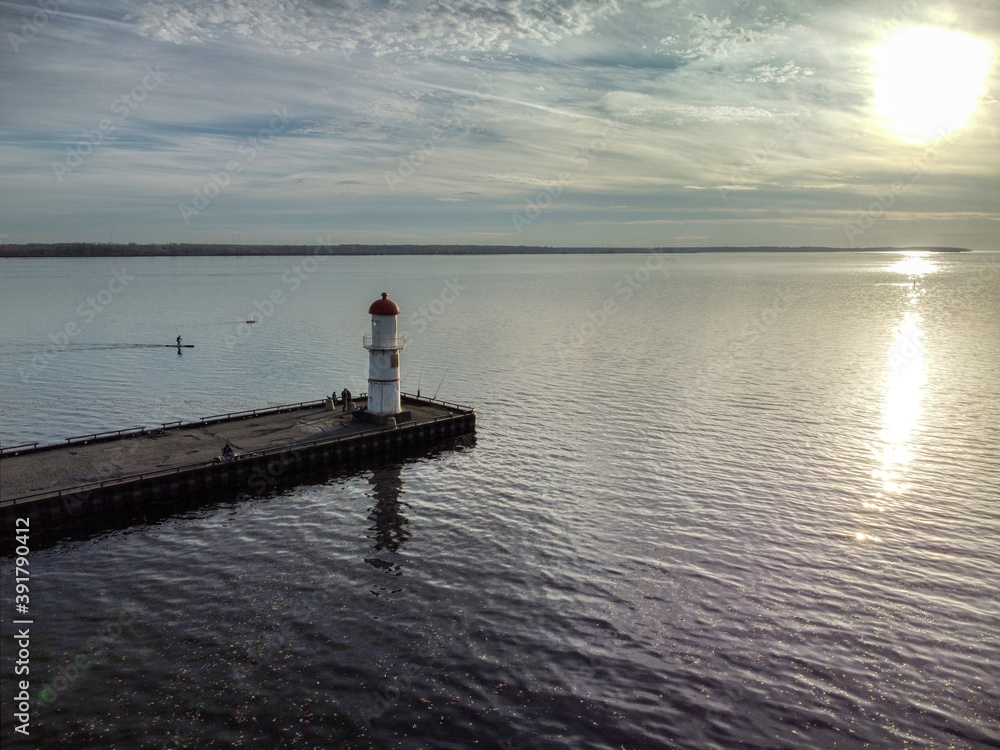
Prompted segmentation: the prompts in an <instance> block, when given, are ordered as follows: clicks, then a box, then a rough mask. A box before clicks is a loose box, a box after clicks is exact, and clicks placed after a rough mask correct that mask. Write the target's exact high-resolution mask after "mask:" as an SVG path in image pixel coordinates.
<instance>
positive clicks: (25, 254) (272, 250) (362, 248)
mask: <svg viewBox="0 0 1000 750" xmlns="http://www.w3.org/2000/svg"><path fill="white" fill-rule="evenodd" d="M886 250H894V251H897V252H898V251H900V250H933V251H935V252H948V253H961V252H966V251H967V250H968V248H964V247H689V248H676V247H534V246H529V245H516V246H512V245H195V244H177V243H174V244H169V245H139V244H136V243H134V242H131V243H129V244H127V245H126V244H112V243H104V242H57V243H52V244H40V243H30V244H23V245H0V258H117V257H137V256H138V257H143V256H202V255H313V254H322V255H572V254H581V253H587V254H605V253H650V252H658V253H835V252H876V251H886Z"/></svg>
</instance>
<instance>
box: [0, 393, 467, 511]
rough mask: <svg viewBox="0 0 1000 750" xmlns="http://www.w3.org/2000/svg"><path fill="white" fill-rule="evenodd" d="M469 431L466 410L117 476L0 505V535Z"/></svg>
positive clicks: (213, 491) (258, 481)
mask: <svg viewBox="0 0 1000 750" xmlns="http://www.w3.org/2000/svg"><path fill="white" fill-rule="evenodd" d="M475 429H476V414H475V412H474V411H472V410H471V409H470V410H467V411H462V412H460V413H458V414H452V415H449V416H442V417H437V418H435V419H432V420H425V421H414V422H404V423H402V424H400V425H398V426H396V427H386V428H381V429H379V428H375V429H372V430H369V431H365V432H363V433H359V434H354V435H347V436H343V437H338V438H332V439H329V440H325V441H318V442H316V443H310V444H306V445H298V446H294V447H275V448H271V449H268V450H265V451H260V452H258V453H253V454H250V455H246V456H243V457H241V458H239V459H238V460H234V461H219V462H213V463H205V464H199V465H194V466H186V467H181V468H178V469H174V470H164V471H161V472H156V473H150V474H144V475H138V476H131V477H123V478H121V479H113V480H108V481H105V482H101V483H99V484H91V485H85V486H82V487H78V488H72V489H68V490H61V491H59V492H55V493H52V494H49V495H43V496H34V497H30V498H23V499H20V500H19V499H15V500H13V501H5V502H4V504H3V505H2V506H0V520H2V522H3V524H4V527H5V528H6V524H7V523H8V522H12V519H14V518H25V517H27V518H31V519H32V521H33V522H36V523H39V524H45V525H49V526H51V525H56V524H65V523H67V522H72V521H73V520H74V519H87V520H93V519H94V518H95V517H98V516H114V515H116V514H119V513H129V514H131V513H134V512H135V511H137V510H142V509H144V508H150V507H156V508H158V509H162V508H164V507H170V506H171V505H174V504H177V503H178V502H180V501H181V500H185V501H189V500H191V499H192V498H197V497H212V498H215V499H220V500H221V499H229V498H233V497H236V498H239V497H241V496H242V497H249V496H254V495H262V494H265V493H267V492H269V491H271V490H273V489H274V488H276V487H278V486H281V485H288V484H294V483H295V481H296V480H297V479H298V480H301V479H303V478H306V477H310V476H313V477H319V476H321V475H324V474H325V475H330V474H332V473H335V472H336V471H338V470H343V469H349V468H354V467H360V466H364V465H365V464H369V463H372V462H376V461H379V460H382V459H385V458H390V457H394V456H409V455H420V454H422V453H424V452H426V451H427V450H428V449H430V448H432V447H433V446H435V445H437V444H440V443H444V442H446V441H449V440H451V439H454V438H458V437H461V436H463V435H471V434H473V433H474V432H475Z"/></svg>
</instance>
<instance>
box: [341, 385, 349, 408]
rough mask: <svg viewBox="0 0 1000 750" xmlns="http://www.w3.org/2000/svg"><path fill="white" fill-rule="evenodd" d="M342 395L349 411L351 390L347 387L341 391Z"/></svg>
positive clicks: (345, 406)
mask: <svg viewBox="0 0 1000 750" xmlns="http://www.w3.org/2000/svg"><path fill="white" fill-rule="evenodd" d="M340 397H341V398H342V399H343V400H344V409H343V410H344V411H347V406H348V404H350V403H351V392H350V391H349V390H347V389H346V388H345V389H344V390H343V391H341V392H340Z"/></svg>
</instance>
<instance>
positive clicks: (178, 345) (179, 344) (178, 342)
mask: <svg viewBox="0 0 1000 750" xmlns="http://www.w3.org/2000/svg"><path fill="white" fill-rule="evenodd" d="M177 348H178V349H180V348H181V337H180V336H178V337H177Z"/></svg>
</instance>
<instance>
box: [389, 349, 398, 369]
mask: <svg viewBox="0 0 1000 750" xmlns="http://www.w3.org/2000/svg"><path fill="white" fill-rule="evenodd" d="M391 361H392V365H391V366H392V367H399V352H393V353H392V360H391Z"/></svg>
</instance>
